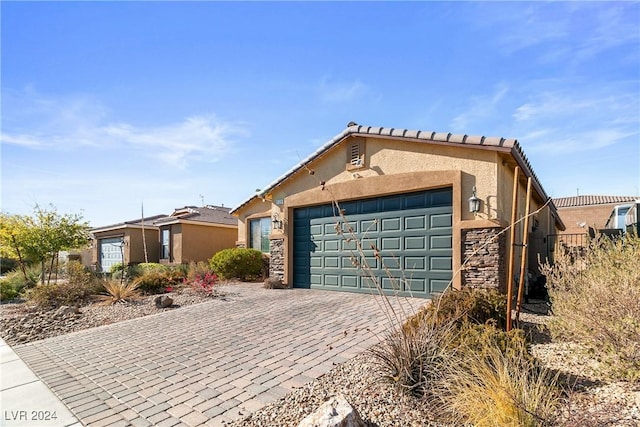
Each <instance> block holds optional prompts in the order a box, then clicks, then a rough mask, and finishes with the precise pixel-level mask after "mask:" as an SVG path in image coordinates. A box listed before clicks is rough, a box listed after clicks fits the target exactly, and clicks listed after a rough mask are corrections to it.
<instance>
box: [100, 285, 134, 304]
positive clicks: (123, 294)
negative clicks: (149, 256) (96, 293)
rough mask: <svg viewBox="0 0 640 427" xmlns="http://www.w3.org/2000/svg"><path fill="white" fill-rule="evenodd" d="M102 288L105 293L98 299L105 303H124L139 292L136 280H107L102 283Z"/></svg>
mask: <svg viewBox="0 0 640 427" xmlns="http://www.w3.org/2000/svg"><path fill="white" fill-rule="evenodd" d="M104 290H105V293H106V294H105V295H100V299H101V300H102V301H103V302H104V303H105V304H116V303H125V302H128V301H129V300H131V299H134V298H136V297H137V296H138V295H139V294H140V293H139V292H138V283H137V282H121V281H119V280H109V281H106V282H105V283H104Z"/></svg>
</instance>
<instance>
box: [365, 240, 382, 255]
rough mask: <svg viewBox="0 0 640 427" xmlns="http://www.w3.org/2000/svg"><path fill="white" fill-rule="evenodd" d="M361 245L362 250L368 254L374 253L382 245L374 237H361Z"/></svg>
mask: <svg viewBox="0 0 640 427" xmlns="http://www.w3.org/2000/svg"><path fill="white" fill-rule="evenodd" d="M360 246H362V251H363V252H364V253H365V254H367V255H368V254H372V253H373V252H374V251H375V250H379V249H380V246H379V244H378V239H372V238H363V239H360Z"/></svg>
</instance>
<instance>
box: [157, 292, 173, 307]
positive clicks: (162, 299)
mask: <svg viewBox="0 0 640 427" xmlns="http://www.w3.org/2000/svg"><path fill="white" fill-rule="evenodd" d="M154 301H155V303H156V307H158V308H167V307H171V305H172V304H173V298H171V297H170V296H167V295H161V296H159V297H156V299H155V300H154Z"/></svg>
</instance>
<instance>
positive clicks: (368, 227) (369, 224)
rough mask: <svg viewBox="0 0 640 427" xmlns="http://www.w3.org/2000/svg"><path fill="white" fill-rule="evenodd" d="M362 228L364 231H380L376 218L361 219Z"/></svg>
mask: <svg viewBox="0 0 640 427" xmlns="http://www.w3.org/2000/svg"><path fill="white" fill-rule="evenodd" d="M360 230H362V232H363V233H375V232H377V231H378V221H376V220H375V219H366V220H364V221H360Z"/></svg>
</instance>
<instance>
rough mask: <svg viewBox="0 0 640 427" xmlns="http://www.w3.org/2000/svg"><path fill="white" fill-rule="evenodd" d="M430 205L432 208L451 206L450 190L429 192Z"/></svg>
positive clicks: (451, 195)
mask: <svg viewBox="0 0 640 427" xmlns="http://www.w3.org/2000/svg"><path fill="white" fill-rule="evenodd" d="M429 197H430V199H431V200H430V205H431V206H432V207H445V206H451V205H453V192H452V191H451V189H449V188H447V189H442V190H438V191H431V192H429Z"/></svg>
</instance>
